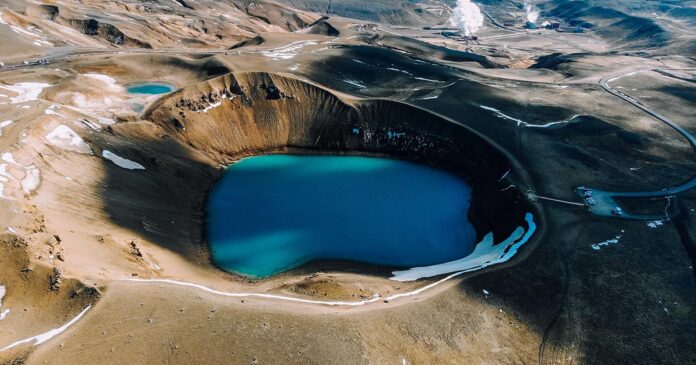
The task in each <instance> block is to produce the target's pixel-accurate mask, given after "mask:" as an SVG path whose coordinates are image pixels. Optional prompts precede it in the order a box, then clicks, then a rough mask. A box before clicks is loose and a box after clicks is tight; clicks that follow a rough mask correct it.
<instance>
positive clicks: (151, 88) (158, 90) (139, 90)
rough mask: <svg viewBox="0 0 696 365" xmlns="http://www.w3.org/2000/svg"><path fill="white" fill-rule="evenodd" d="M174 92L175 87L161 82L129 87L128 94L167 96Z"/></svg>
mask: <svg viewBox="0 0 696 365" xmlns="http://www.w3.org/2000/svg"><path fill="white" fill-rule="evenodd" d="M172 91H174V86H172V85H169V84H164V83H159V82H147V83H139V84H135V85H133V86H129V87H128V92H129V93H131V94H149V95H157V94H166V93H169V92H172Z"/></svg>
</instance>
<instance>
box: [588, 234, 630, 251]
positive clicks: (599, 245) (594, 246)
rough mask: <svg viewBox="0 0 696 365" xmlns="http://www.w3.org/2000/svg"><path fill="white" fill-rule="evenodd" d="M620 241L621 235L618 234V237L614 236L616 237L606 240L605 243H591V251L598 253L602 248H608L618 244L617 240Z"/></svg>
mask: <svg viewBox="0 0 696 365" xmlns="http://www.w3.org/2000/svg"><path fill="white" fill-rule="evenodd" d="M622 232H623V231H622ZM620 239H621V235H620V234H619V235H616V237H614V238H610V239H608V240H606V241H603V242H598V243H593V244H592V249H593V250H595V251H599V250H601V249H602V247H605V246H609V245H613V244H616V243H619V240H620Z"/></svg>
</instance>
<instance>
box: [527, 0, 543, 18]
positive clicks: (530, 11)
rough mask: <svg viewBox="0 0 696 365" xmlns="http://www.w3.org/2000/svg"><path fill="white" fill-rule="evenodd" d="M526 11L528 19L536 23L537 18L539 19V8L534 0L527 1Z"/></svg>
mask: <svg viewBox="0 0 696 365" xmlns="http://www.w3.org/2000/svg"><path fill="white" fill-rule="evenodd" d="M524 11H525V12H526V13H527V21H528V22H530V23H532V24H536V22H537V20H539V10H538V9H537V8H536V6H534V2H533V1H530V0H527V1H525V3H524Z"/></svg>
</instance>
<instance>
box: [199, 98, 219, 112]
mask: <svg viewBox="0 0 696 365" xmlns="http://www.w3.org/2000/svg"><path fill="white" fill-rule="evenodd" d="M220 105H222V101H216V102H214V103H212V104H210V105H208V106H206V107H205V108H204V109H203V110H201V111H200V112H201V113H208V111H210V110H212V109H215V108H217V107H219V106H220Z"/></svg>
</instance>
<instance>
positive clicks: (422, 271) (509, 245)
mask: <svg viewBox="0 0 696 365" xmlns="http://www.w3.org/2000/svg"><path fill="white" fill-rule="evenodd" d="M525 220H526V221H527V225H528V229H527V231H526V232H525V230H524V228H522V227H517V228H516V229H515V230H514V231H513V232H512V234H511V235H510V237H508V238H507V239H506V240H505V241H503V242H501V243H499V244H497V245H496V244H495V242H494V241H493V233H488V234H487V235H486V236H485V237H484V238H483V240H482V241H481V242H479V243H478V244H477V245H476V248H474V251H473V252H472V253H471V254H469V255H468V256H466V257H464V258H462V259H459V260H456V261H450V262H445V263H442V264H437V265H431V266H423V267H414V268H411V269H408V270H403V271H394V272H392V274H394V276H392V277H391V278H390V279H391V280H396V281H414V280H418V279H421V278H429V277H433V276H438V275H442V274H448V273H455V274H463V273H465V272H471V271H476V270H480V269H483V268H486V267H488V266H491V265H495V264H499V263H503V262H506V261H508V260H510V259H511V258H512V257H513V256H515V254H516V253H517V251H518V250H519V248H520V247H521V246H522V245H524V244H525V243H526V242H527V241H528V240H529V238H531V236H532V234H534V232H535V231H536V224H535V223H534V216H533V215H532V214H531V213H527V214H526V215H525Z"/></svg>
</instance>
